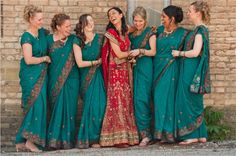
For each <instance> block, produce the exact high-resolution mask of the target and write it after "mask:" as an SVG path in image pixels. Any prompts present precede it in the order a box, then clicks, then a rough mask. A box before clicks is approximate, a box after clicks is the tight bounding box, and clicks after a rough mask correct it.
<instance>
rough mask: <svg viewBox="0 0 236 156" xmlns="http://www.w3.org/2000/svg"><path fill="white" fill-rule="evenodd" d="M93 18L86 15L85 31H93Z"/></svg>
mask: <svg viewBox="0 0 236 156" xmlns="http://www.w3.org/2000/svg"><path fill="white" fill-rule="evenodd" d="M93 30H94V20H93V18H92V17H91V16H87V25H86V26H85V27H84V31H85V32H93Z"/></svg>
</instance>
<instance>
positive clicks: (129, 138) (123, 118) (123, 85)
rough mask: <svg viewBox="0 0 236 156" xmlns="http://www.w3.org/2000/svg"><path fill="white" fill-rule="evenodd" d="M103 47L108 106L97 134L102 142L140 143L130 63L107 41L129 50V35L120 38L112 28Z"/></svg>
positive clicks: (118, 143) (106, 35)
mask: <svg viewBox="0 0 236 156" xmlns="http://www.w3.org/2000/svg"><path fill="white" fill-rule="evenodd" d="M105 37H106V39H105V43H104V45H103V47H102V61H103V71H104V81H105V84H106V87H107V107H106V113H105V116H104V120H103V125H102V131H101V136H100V145H101V146H116V145H122V144H127V145H135V144H138V143H139V138H138V132H137V127H136V125H135V118H134V109H133V98H132V93H131V90H132V89H131V88H132V87H131V83H130V82H131V81H132V78H131V77H130V75H132V73H130V69H131V68H130V64H129V63H128V62H127V61H126V60H125V59H118V58H117V56H116V55H115V53H114V51H113V49H112V48H111V45H110V42H109V40H110V41H111V42H113V43H115V44H117V45H119V47H120V49H121V51H128V49H129V46H130V41H129V38H128V35H125V39H124V40H123V39H121V37H120V36H119V34H118V33H117V32H116V31H115V30H114V29H108V31H107V32H106V33H105Z"/></svg>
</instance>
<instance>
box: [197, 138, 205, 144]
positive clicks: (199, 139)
mask: <svg viewBox="0 0 236 156" xmlns="http://www.w3.org/2000/svg"><path fill="white" fill-rule="evenodd" d="M198 142H200V143H206V142H207V139H206V138H198Z"/></svg>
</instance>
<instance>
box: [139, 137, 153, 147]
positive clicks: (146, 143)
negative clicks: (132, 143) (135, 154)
mask: <svg viewBox="0 0 236 156" xmlns="http://www.w3.org/2000/svg"><path fill="white" fill-rule="evenodd" d="M150 141H151V139H149V138H148V137H146V138H143V140H142V141H141V142H140V143H139V146H140V147H145V146H147V145H149V143H150Z"/></svg>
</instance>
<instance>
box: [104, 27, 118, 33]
mask: <svg viewBox="0 0 236 156" xmlns="http://www.w3.org/2000/svg"><path fill="white" fill-rule="evenodd" d="M106 33H109V34H112V35H118V33H117V31H116V30H115V29H114V28H109V29H107V31H106Z"/></svg>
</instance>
